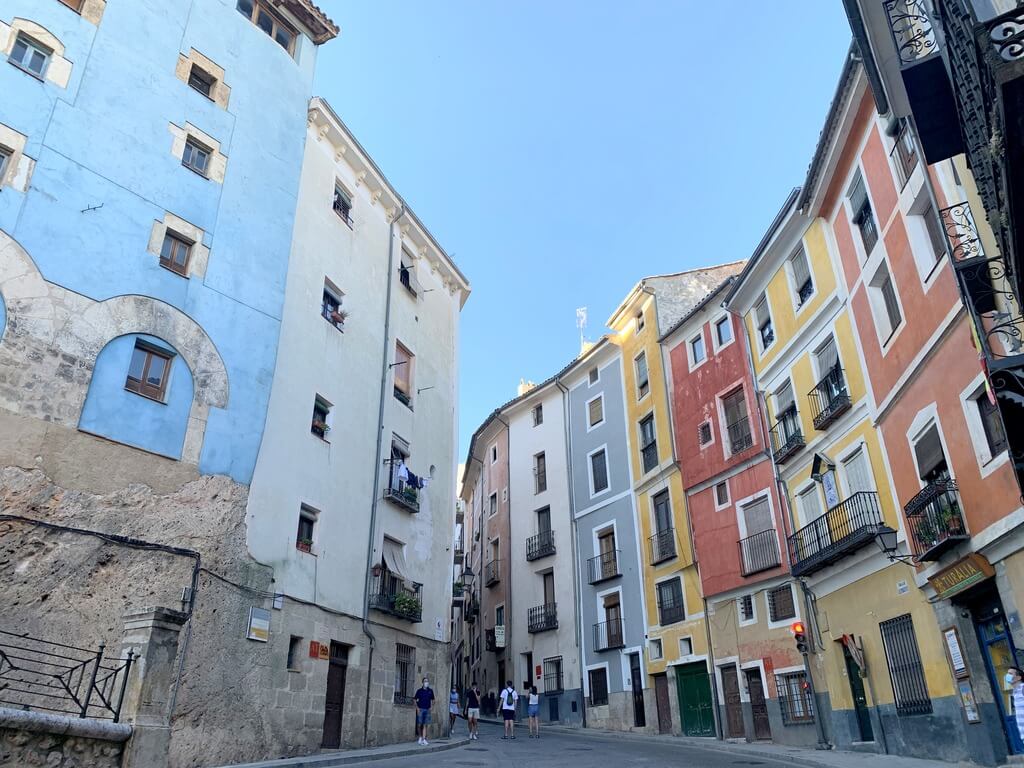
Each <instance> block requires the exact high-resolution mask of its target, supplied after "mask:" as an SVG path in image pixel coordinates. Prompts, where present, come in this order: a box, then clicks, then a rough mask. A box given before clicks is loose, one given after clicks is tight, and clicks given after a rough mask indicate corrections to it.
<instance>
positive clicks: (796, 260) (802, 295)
mask: <svg viewBox="0 0 1024 768" xmlns="http://www.w3.org/2000/svg"><path fill="white" fill-rule="evenodd" d="M789 266H790V269H792V270H793V287H794V288H795V289H796V305H797V306H798V307H801V306H803V304H804V302H806V301H807V300H808V299H809V298H811V296H812V295H813V294H814V280H813V279H812V278H811V268H810V266H809V265H808V263H807V253H806V252H805V251H804V249H803V248H799V249H797V252H796V253H794V254H793V255H792V256H790V257H789Z"/></svg>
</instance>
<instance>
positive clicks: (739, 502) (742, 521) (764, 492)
mask: <svg viewBox="0 0 1024 768" xmlns="http://www.w3.org/2000/svg"><path fill="white" fill-rule="evenodd" d="M761 499H767V500H768V511H769V512H770V513H771V516H772V530H773V531H775V538H776V540H778V537H779V530H778V528H779V526H778V520H777V519H776V515H775V502H774V500H773V499H772V492H771V488H761V489H760V490H758V491H755V492H754V493H752V494H750V495H749V496H745V497H744V498H742V499H736V500H735V502H734V503H733V506H734V507H735V508H736V524H737V526H739V531H740V538H741V539H745V538H747V536H749V535H750V534H749V533H748V532H747V519H746V517H744V515H743V510H744V509H745V508H746V507H749V506H750V505H751V504H753V503H754V502H757V501H761Z"/></svg>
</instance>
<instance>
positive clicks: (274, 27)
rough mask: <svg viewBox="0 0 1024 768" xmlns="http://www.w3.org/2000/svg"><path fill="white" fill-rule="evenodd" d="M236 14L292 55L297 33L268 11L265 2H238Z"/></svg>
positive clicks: (242, 0)
mask: <svg viewBox="0 0 1024 768" xmlns="http://www.w3.org/2000/svg"><path fill="white" fill-rule="evenodd" d="M235 7H236V8H237V9H238V12H239V13H240V14H242V15H243V16H245V17H246V18H247V19H249V21H251V22H252V23H253V24H255V25H256V26H257V27H259V28H260V29H262V30H263V31H264V32H266V33H267V34H268V35H269V36H270V37H271V38H273V39H274V42H276V43H277V44H278V45H280V46H281V47H282V48H284V49H285V50H286V51H288V53H292V50H293V48H294V45H295V38H296V36H297V33H296V32H295V30H294V29H292V28H291V27H289V26H288V25H287V24H285V23H284V22H283V21H282V20H281V18H280V17H279V16H278V15H277V14H275V13H274V12H273V11H271V10H270V7H269V3H267V2H265V0H238V4H237V5H236V6H235Z"/></svg>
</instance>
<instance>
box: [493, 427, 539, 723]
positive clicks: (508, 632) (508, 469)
mask: <svg viewBox="0 0 1024 768" xmlns="http://www.w3.org/2000/svg"><path fill="white" fill-rule="evenodd" d="M494 418H496V419H497V420H498V421H500V422H501V423H502V424H504V425H505V474H506V476H507V477H506V481H507V482H508V486H507V488H508V498H507V499H506V500H505V501H506V503H507V504H508V559H507V560H506V561H505V564H506V568H505V570H506V573H507V574H508V587H507V588H506V590H505V647H504V648H502V649H501V655H502V656H504V657H505V658H506V659H507V660H508V663H509V666H510V667H511V668H512V669H511V670H510V669H509V667H505V680H511V681H512V682H513V683H515V680H516V678H515V660H514V659H513V658H512V657H511V656H510V655H509V652H508V649H509V646H510V644H511V642H512V616H513V613H512V591H513V590H512V430H511V428H510V427H509V423H508V422H507V421H505V420H504V419H503V418H501V414H500V413H498V412H495V414H494ZM498 560H499V562H500V560H501V551H500V549H499V551H498ZM499 568H500V566H499ZM505 680H499V681H498V685H499V686H500V688H501V689H502V690H504V688H505ZM530 681H531V682H532V681H533V672H532V671H531V673H530ZM518 716H519V715H518V713H517V714H516V717H518Z"/></svg>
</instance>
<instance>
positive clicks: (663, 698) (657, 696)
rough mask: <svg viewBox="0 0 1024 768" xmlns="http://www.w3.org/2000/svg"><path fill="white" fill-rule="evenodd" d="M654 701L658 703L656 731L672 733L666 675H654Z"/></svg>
mask: <svg viewBox="0 0 1024 768" xmlns="http://www.w3.org/2000/svg"><path fill="white" fill-rule="evenodd" d="M654 701H655V703H656V704H657V705H658V733H672V710H671V708H670V705H669V699H668V675H666V674H665V673H664V672H663V673H662V674H660V675H655V676H654Z"/></svg>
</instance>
